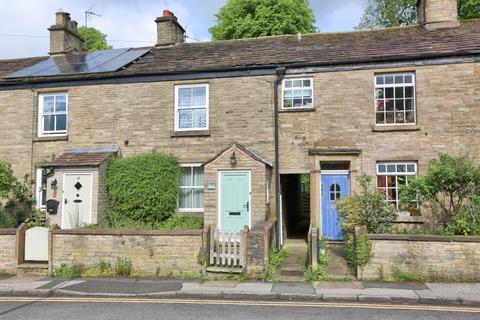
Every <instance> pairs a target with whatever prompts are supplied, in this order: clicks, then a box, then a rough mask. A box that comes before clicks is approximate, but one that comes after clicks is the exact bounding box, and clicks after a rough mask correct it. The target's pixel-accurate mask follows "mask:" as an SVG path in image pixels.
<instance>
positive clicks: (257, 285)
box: [0, 277, 480, 307]
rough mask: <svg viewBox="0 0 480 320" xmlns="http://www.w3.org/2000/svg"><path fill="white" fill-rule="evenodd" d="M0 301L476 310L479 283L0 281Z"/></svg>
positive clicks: (129, 280)
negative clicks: (130, 300) (270, 303)
mask: <svg viewBox="0 0 480 320" xmlns="http://www.w3.org/2000/svg"><path fill="white" fill-rule="evenodd" d="M0 296H1V297H6V296H16V297H20V296H22V297H25V296H34V297H52V296H57V297H68V296H74V297H78V296H81V297H118V298H128V297H132V298H140V297H141V298H190V299H191V298H195V299H233V300H255V301H260V300H262V301H265V300H268V301H271V300H283V301H285V300H287V301H324V302H360V303H392V304H393V303H394V304H426V305H432V304H433V305H444V306H452V305H454V306H471V307H480V282H475V283H404V282H402V283H385V282H360V281H343V282H341V281H339V282H318V283H313V284H309V283H268V282H258V281H245V282H236V281H196V280H151V279H133V278H17V277H12V278H3V279H0Z"/></svg>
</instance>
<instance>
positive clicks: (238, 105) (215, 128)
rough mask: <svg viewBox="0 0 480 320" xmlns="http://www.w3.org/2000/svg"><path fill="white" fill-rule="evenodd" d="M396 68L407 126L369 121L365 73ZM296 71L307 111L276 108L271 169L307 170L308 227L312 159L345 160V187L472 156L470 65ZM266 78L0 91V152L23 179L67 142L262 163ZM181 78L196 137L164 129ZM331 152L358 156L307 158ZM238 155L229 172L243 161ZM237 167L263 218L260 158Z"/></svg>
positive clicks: (477, 153)
mask: <svg viewBox="0 0 480 320" xmlns="http://www.w3.org/2000/svg"><path fill="white" fill-rule="evenodd" d="M307 71H308V72H307ZM404 71H408V72H414V73H415V76H416V83H415V85H416V110H417V123H416V125H414V126H398V127H397V126H396V127H390V128H387V127H378V126H374V125H373V123H374V76H375V74H377V73H392V72H404ZM299 76H308V77H312V78H313V89H314V109H312V110H307V111H305V112H295V111H280V115H279V118H280V119H279V121H280V141H279V142H280V149H279V153H280V172H281V173H282V174H287V173H310V174H311V181H312V183H311V188H312V189H311V192H310V194H311V222H312V223H313V225H316V226H317V227H318V226H320V203H319V190H320V179H319V172H320V162H321V161H347V162H349V163H350V174H351V178H350V179H351V185H352V188H351V189H352V191H355V190H356V188H357V185H356V183H354V181H355V177H356V176H357V175H358V174H359V173H360V172H366V173H367V174H369V175H372V176H374V175H375V167H376V163H377V162H378V161H416V162H417V163H418V173H419V174H422V172H424V171H425V169H426V166H427V163H428V161H429V160H432V159H434V158H437V157H438V155H439V154H440V153H449V154H469V155H470V156H472V157H473V158H474V159H476V160H477V161H478V160H480V141H479V140H478V139H479V138H478V137H479V136H480V126H479V125H478V123H479V119H480V109H479V108H478V106H479V105H480V97H479V95H478V94H475V93H476V92H478V91H479V90H480V64H479V63H470V62H468V63H467V62H465V63H451V64H433V63H432V64H431V65H423V66H418V65H414V64H411V66H410V67H401V68H396V67H395V68H388V67H385V66H384V67H382V68H379V67H376V66H371V67H365V68H362V69H360V70H349V71H334V72H320V71H318V72H317V71H315V69H305V73H301V72H300V73H298V74H291V73H290V74H288V75H287V77H299ZM446 79H448V81H446ZM274 80H275V77H274V76H251V77H231V78H214V79H205V80H195V81H186V80H185V81H162V82H148V83H131V84H103V85H101V84H96V85H82V86H71V87H58V88H49V89H33V90H30V89H28V90H27V89H19V90H3V91H0V101H2V102H1V105H2V110H4V112H5V114H8V115H9V117H3V118H2V119H0V134H1V136H2V138H3V144H2V145H0V157H1V158H2V160H6V161H7V162H10V163H11V164H12V168H13V170H14V172H15V174H16V176H18V177H19V178H23V177H24V176H25V175H29V176H30V177H32V176H33V174H34V169H35V166H36V165H38V164H41V163H43V162H45V161H49V160H51V158H52V157H55V156H56V155H59V154H61V153H62V152H63V151H64V150H65V149H67V148H95V147H110V146H118V147H119V148H120V153H121V155H122V156H129V155H133V154H138V153H143V152H150V151H152V150H158V151H162V152H166V153H171V154H174V155H175V156H177V157H178V159H179V161H180V162H181V163H205V162H207V161H208V160H210V159H211V158H212V157H214V156H215V155H216V154H218V153H219V152H221V151H222V150H225V148H227V147H229V146H231V145H232V144H233V143H234V142H238V143H240V144H242V145H244V146H245V147H247V148H249V149H251V150H254V151H255V152H256V153H258V154H260V155H261V156H262V157H263V158H264V159H267V160H268V161H271V162H272V164H273V168H274V167H275V163H274V160H275V159H274V150H275V147H274V134H273V133H274V113H273V82H274ZM192 83H197V84H198V83H207V84H208V85H209V100H210V102H209V128H208V131H205V132H202V133H201V135H193V136H177V135H176V134H174V133H173V132H172V131H173V130H174V92H175V85H182V84H192ZM232 88H234V90H232ZM43 92H68V102H69V103H68V136H67V137H56V138H51V137H37V128H36V127H37V123H38V120H37V116H38V111H37V110H38V94H39V93H43ZM11 119H15V121H11ZM126 140H128V141H129V143H128V144H125V143H124V141H126ZM32 141H33V142H32ZM336 148H338V149H351V150H358V152H353V153H350V154H345V153H341V152H340V153H330V154H315V153H313V154H312V153H311V150H323V149H327V150H329V149H336ZM221 161H223V163H221ZM221 161H220V162H218V166H217V167H216V168H214V167H213V164H212V165H211V166H210V167H211V170H210V171H208V170H207V171H206V172H205V185H204V186H205V222H206V223H207V224H213V223H216V217H217V214H218V210H217V209H218V208H217V201H216V191H214V192H212V191H209V190H207V185H208V183H210V182H216V181H217V178H216V173H215V172H218V170H220V169H230V168H231V167H230V165H229V163H228V159H224V160H221ZM241 161H243V159H241V158H239V165H238V168H241V167H243V166H244V165H243V164H241ZM246 161H247V162H248V161H249V160H246ZM247 167H248V168H249V170H257V169H258V171H255V172H258V174H259V175H258V176H257V175H256V174H255V175H254V176H252V179H258V180H255V181H256V182H255V183H252V188H253V189H252V197H253V198H252V199H254V200H253V201H254V203H253V210H254V212H255V215H254V220H253V221H252V222H253V224H254V225H255V224H257V223H258V224H260V223H262V222H264V221H265V218H266V217H268V216H270V215H274V214H275V208H274V204H275V199H274V195H275V190H274V186H275V183H274V175H273V174H272V173H271V172H269V171H268V170H266V169H265V166H264V165H263V164H260V163H257V164H255V163H254V162H248V163H246V164H245V168H247ZM272 171H273V169H272ZM268 178H270V179H268ZM267 180H268V181H269V184H270V188H269V191H270V192H269V193H270V194H269V197H267V196H266V185H265V183H266V182H265V181H267ZM99 181H100V180H99ZM267 198H268V199H267ZM102 203H103V205H104V206H105V202H104V201H102ZM102 210H103V208H100V209H99V212H100V211H102ZM257 213H258V214H257Z"/></svg>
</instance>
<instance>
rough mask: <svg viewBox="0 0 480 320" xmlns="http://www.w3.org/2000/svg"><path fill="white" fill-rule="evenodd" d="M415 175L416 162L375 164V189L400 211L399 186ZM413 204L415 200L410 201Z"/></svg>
mask: <svg viewBox="0 0 480 320" xmlns="http://www.w3.org/2000/svg"><path fill="white" fill-rule="evenodd" d="M416 175H417V163H416V162H379V163H377V189H378V191H380V192H381V193H384V194H385V200H386V201H387V202H388V203H390V204H392V205H394V206H395V207H396V208H397V210H400V209H401V208H400V196H399V189H400V186H402V185H405V184H408V180H409V179H411V178H412V177H415V176H416ZM412 201H413V202H415V201H416V199H412Z"/></svg>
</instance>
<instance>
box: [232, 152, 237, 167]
mask: <svg viewBox="0 0 480 320" xmlns="http://www.w3.org/2000/svg"><path fill="white" fill-rule="evenodd" d="M236 164H237V158H236V157H235V151H233V153H232V156H231V157H230V165H231V166H232V167H234V166H235V165H236Z"/></svg>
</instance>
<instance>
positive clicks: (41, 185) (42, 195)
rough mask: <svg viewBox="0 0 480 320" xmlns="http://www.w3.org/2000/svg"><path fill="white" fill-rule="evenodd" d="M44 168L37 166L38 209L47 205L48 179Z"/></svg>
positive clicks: (36, 202)
mask: <svg viewBox="0 0 480 320" xmlns="http://www.w3.org/2000/svg"><path fill="white" fill-rule="evenodd" d="M44 170H45V169H43V168H37V171H36V177H35V205H36V207H37V208H38V209H42V210H45V209H46V207H47V179H46V178H45V175H44Z"/></svg>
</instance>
